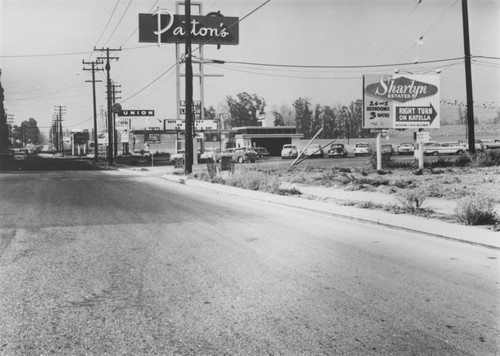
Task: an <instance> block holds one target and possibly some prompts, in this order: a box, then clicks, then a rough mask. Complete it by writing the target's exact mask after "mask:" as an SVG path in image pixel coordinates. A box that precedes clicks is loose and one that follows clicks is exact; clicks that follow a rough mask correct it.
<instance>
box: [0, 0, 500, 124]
mask: <svg viewBox="0 0 500 356" xmlns="http://www.w3.org/2000/svg"><path fill="white" fill-rule="evenodd" d="M461 3H462V1H461V0H420V1H419V0H365V1H362V0H344V1H340V0H271V1H269V2H267V1H266V0H259V1H255V0H230V1H223V0H207V1H202V5H203V13H204V14H206V13H208V12H210V11H217V10H220V11H221V13H222V14H223V15H226V16H232V17H239V18H240V19H242V18H243V17H245V16H247V15H248V14H250V15H249V16H248V17H246V18H245V19H243V20H242V21H241V22H240V24H239V45H236V46H222V48H221V49H220V50H217V48H216V46H213V45H206V46H205V47H204V57H205V58H210V59H219V60H224V61H226V62H227V63H226V64H217V65H214V64H211V65H206V66H205V72H206V73H209V74H220V75H223V76H221V77H210V78H206V81H205V91H206V93H205V106H206V107H208V106H210V105H212V106H214V107H216V108H217V106H218V105H219V104H221V103H223V102H224V101H225V98H226V96H228V95H231V96H235V95H237V94H238V93H240V92H243V91H246V92H248V93H250V94H257V95H259V96H261V97H263V98H264V99H265V100H266V102H267V109H268V110H271V109H272V108H273V107H276V106H279V105H281V104H289V105H290V104H292V102H293V101H294V100H296V99H297V98H299V97H303V98H310V99H311V101H312V103H313V104H321V105H337V104H339V103H343V104H348V103H349V102H350V101H352V100H356V99H360V98H361V93H362V81H361V77H362V75H363V74H372V73H392V72H393V71H394V69H396V68H398V69H400V70H405V71H410V72H414V73H417V72H418V73H422V72H425V71H432V70H435V69H440V70H441V74H440V76H441V89H440V95H441V99H444V100H447V101H448V102H451V103H454V102H455V100H456V101H457V102H458V103H460V102H461V101H462V102H465V97H466V91H465V74H464V73H465V70H464V64H463V56H464V45H463V29H462V7H461ZM468 3H469V5H468V6H469V21H470V23H469V26H470V43H471V53H472V55H473V56H474V58H473V81H474V100H475V102H476V103H477V104H478V105H480V106H485V105H486V107H487V108H486V109H482V111H481V113H487V114H488V113H489V114H491V115H493V116H495V112H496V109H495V108H494V107H498V106H500V84H499V83H500V1H498V0H469V1H468ZM263 4H264V5H263ZM260 5H263V6H262V7H261V8H259V9H257V8H258V7H259V6H260ZM158 6H160V7H161V8H164V9H169V10H171V11H172V12H174V13H175V2H174V1H171V0H168V1H167V0H161V1H155V0H133V1H132V0H1V1H0V14H1V21H0V22H1V29H0V31H1V32H0V68H1V69H2V77H1V80H2V85H3V87H4V90H5V102H4V104H5V107H6V109H7V111H8V114H13V115H14V120H15V123H16V124H20V123H21V121H23V120H27V119H29V118H31V117H33V118H35V119H36V120H37V121H38V123H39V126H41V127H42V128H48V127H49V126H50V124H51V122H52V116H53V112H54V107H55V106H59V105H63V106H65V107H66V116H65V118H64V119H65V121H64V122H63V126H64V127H67V128H72V129H76V128H89V129H90V128H91V127H92V126H93V120H92V118H93V109H92V85H91V84H90V83H87V82H86V80H90V79H91V73H90V72H84V71H83V70H82V67H83V66H82V60H85V61H90V60H95V59H96V57H97V56H102V55H103V54H102V53H100V52H93V51H92V50H93V48H94V46H95V47H97V48H102V47H110V48H120V47H121V49H122V51H121V52H115V53H113V55H114V56H117V57H119V60H118V61H112V63H111V77H112V79H113V80H115V81H116V82H117V84H119V85H121V88H120V90H121V93H120V94H119V95H120V96H121V99H119V100H117V101H118V102H121V103H122V107H123V108H125V109H152V110H155V112H156V118H158V119H161V120H162V119H175V115H176V81H175V70H168V69H169V68H172V66H173V65H174V63H175V45H173V44H162V45H161V46H160V47H158V46H157V45H154V44H149V43H139V42H138V33H137V27H138V14H139V13H151V12H152V11H153V10H154V9H156V8H157V7H158ZM255 9H257V10H256V11H255V12H253V13H252V11H254V10H255ZM193 14H196V10H193ZM193 48H195V46H193ZM195 55H198V56H199V53H195ZM416 61H417V62H418V63H417V64H415V62H416ZM428 61H433V63H423V62H428ZM231 62H245V63H248V64H241V63H231ZM270 64H280V65H285V64H286V65H297V67H292V68H284V67H276V66H267V65H270ZM375 65H381V66H380V67H374V66H375ZM299 66H310V67H311V68H301V67H299ZM314 66H337V67H340V68H328V69H325V68H313V67H314ZM195 71H196V70H195ZM105 78H106V76H105V72H99V73H98V79H101V80H103V82H102V83H97V104H98V110H99V108H100V107H103V108H105V106H106V96H105V91H106V89H105ZM155 80H156V81H155ZM153 81H154V82H153ZM152 82H153V83H152ZM151 83H152V84H151ZM183 91H184V86H183V87H182V92H183ZM182 96H184V95H182ZM194 99H195V100H196V99H199V89H198V87H195V90H194ZM489 107H491V108H489ZM455 108H456V107H455V106H454V105H452V104H443V105H442V107H441V110H455ZM42 130H43V129H42Z"/></svg>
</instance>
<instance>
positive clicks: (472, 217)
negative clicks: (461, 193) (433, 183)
mask: <svg viewBox="0 0 500 356" xmlns="http://www.w3.org/2000/svg"><path fill="white" fill-rule="evenodd" d="M495 204H496V202H495V200H494V199H493V198H491V197H489V196H486V195H480V194H476V195H469V196H466V197H464V198H462V199H460V200H459V201H458V202H457V207H456V209H455V215H456V217H457V219H458V221H460V222H461V223H463V224H465V225H486V224H492V223H493V224H494V223H495V222H496V221H497V219H498V216H497V215H496V214H495V211H494V208H495Z"/></svg>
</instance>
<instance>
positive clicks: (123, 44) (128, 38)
mask: <svg viewBox="0 0 500 356" xmlns="http://www.w3.org/2000/svg"><path fill="white" fill-rule="evenodd" d="M158 1H159V0H156V1H155V3H154V4H153V6H151V8H150V9H149V12H151V11H153V9H154V8H155V6H156V4H158ZM137 31H139V26H137V27H136V28H135V30H134V31H133V32H132V33H131V34H130V36H128V37H127V39H126V40H125V41H123V43H122V44H121V46H120V47H123V46H125V43H127V42H128V41H129V40H130V39H131V38H132V36H133V35H135V34H136V33H137ZM155 46H156V45H155Z"/></svg>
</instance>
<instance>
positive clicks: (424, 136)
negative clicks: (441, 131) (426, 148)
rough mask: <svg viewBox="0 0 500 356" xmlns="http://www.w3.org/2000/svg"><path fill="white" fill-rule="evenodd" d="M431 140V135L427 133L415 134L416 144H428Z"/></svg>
mask: <svg viewBox="0 0 500 356" xmlns="http://www.w3.org/2000/svg"><path fill="white" fill-rule="evenodd" d="M430 140H431V135H430V133H429V131H422V132H417V143H424V142H429V141H430Z"/></svg>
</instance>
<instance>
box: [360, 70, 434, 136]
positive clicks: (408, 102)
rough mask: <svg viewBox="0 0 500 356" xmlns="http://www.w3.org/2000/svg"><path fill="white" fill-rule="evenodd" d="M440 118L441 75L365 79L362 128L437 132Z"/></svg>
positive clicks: (390, 76)
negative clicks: (434, 130)
mask: <svg viewBox="0 0 500 356" xmlns="http://www.w3.org/2000/svg"><path fill="white" fill-rule="evenodd" d="M439 119H440V116H439V76H438V75H425V74H411V75H410V74H394V75H386V74H384V75H367V76H364V77H363V128H369V129H390V128H395V129H409V128H410V129H411V128H414V129H418V128H427V129H434V128H439V127H440V120H439Z"/></svg>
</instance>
